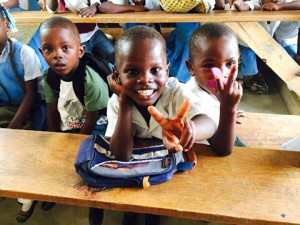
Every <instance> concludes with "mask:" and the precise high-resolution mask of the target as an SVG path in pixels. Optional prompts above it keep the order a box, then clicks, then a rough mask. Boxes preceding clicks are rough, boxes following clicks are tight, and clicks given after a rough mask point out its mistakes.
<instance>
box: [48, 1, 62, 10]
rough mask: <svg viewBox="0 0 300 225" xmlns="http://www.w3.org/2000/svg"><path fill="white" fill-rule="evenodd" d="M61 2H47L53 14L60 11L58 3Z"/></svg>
mask: <svg viewBox="0 0 300 225" xmlns="http://www.w3.org/2000/svg"><path fill="white" fill-rule="evenodd" d="M58 1H59V0H46V5H47V7H48V9H50V10H51V11H52V12H57V11H58V6H59V3H58Z"/></svg>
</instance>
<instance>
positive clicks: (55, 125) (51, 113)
mask: <svg viewBox="0 0 300 225" xmlns="http://www.w3.org/2000/svg"><path fill="white" fill-rule="evenodd" d="M47 123H48V130H49V131H54V132H60V114H59V112H58V109H57V102H54V103H47Z"/></svg>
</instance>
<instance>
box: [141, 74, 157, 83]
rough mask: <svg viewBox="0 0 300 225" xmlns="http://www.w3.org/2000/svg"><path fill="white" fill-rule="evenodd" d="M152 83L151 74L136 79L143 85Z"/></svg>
mask: <svg viewBox="0 0 300 225" xmlns="http://www.w3.org/2000/svg"><path fill="white" fill-rule="evenodd" d="M152 81H153V76H152V74H151V73H144V74H143V75H141V76H140V77H139V79H138V82H139V83H143V84H147V83H151V82H152Z"/></svg>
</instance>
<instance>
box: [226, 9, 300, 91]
mask: <svg viewBox="0 0 300 225" xmlns="http://www.w3.org/2000/svg"><path fill="white" fill-rule="evenodd" d="M298 13H299V12H298ZM299 15H300V13H299ZM227 24H228V25H229V26H230V27H231V28H232V29H233V30H234V31H235V32H236V34H237V35H238V36H239V37H240V38H241V39H242V40H243V41H244V42H245V43H247V45H248V46H249V47H250V48H251V49H252V50H253V51H254V52H255V53H256V54H257V55H258V56H259V57H260V58H261V59H263V60H265V61H266V64H267V65H268V66H269V67H270V68H271V69H272V70H273V71H274V72H275V73H276V74H277V75H278V76H279V77H280V78H281V79H282V80H283V81H284V82H285V83H286V84H287V85H288V87H289V89H291V90H293V91H294V92H295V93H296V94H297V95H298V96H300V66H299V65H298V64H297V63H296V62H295V61H294V60H293V59H292V58H291V57H290V56H289V55H288V53H287V52H286V51H285V50H284V49H283V48H282V47H281V46H280V45H279V44H278V43H277V42H276V41H275V40H274V39H273V38H272V37H271V36H270V35H269V34H268V33H267V32H266V31H265V30H264V29H263V28H262V27H261V26H260V25H259V24H258V23H257V22H230V23H227Z"/></svg>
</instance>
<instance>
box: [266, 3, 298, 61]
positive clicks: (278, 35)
mask: <svg viewBox="0 0 300 225" xmlns="http://www.w3.org/2000/svg"><path fill="white" fill-rule="evenodd" d="M261 9H262V10H266V11H279V10H299V9H300V1H279V0H276V1H275V0H273V1H271V0H262V6H261ZM268 27H269V33H270V34H271V36H273V37H274V39H275V40H276V41H277V42H278V43H279V44H280V45H281V46H282V47H283V48H284V49H285V50H286V52H287V53H288V54H289V55H290V56H291V57H292V58H293V59H294V60H295V61H296V62H297V63H298V64H299V65H300V45H299V43H300V22H299V21H271V22H270V23H269V24H268Z"/></svg>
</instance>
